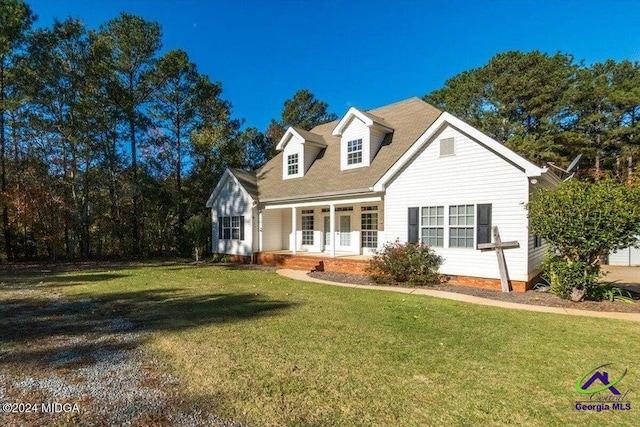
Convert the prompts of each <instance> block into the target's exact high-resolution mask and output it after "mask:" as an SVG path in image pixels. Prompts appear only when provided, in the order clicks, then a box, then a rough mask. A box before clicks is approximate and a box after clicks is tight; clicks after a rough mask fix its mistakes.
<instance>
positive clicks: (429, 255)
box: [366, 241, 442, 285]
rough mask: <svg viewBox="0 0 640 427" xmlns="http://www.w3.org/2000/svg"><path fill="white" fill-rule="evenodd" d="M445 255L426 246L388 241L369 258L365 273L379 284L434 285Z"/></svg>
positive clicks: (437, 280) (437, 279)
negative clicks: (442, 255)
mask: <svg viewBox="0 0 640 427" xmlns="http://www.w3.org/2000/svg"><path fill="white" fill-rule="evenodd" d="M441 264H442V257H441V256H439V255H436V253H435V252H434V251H433V250H432V249H431V248H430V247H429V246H427V245H421V244H411V243H400V242H399V241H395V242H394V243H386V244H385V245H384V247H383V248H382V249H381V250H379V251H376V254H375V255H374V257H373V259H372V260H371V261H369V265H368V266H367V269H366V272H367V274H369V276H370V277H371V278H372V279H373V280H374V281H375V282H376V283H409V284H411V285H435V284H437V283H438V282H439V275H438V268H440V265H441Z"/></svg>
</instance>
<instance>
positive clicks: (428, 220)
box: [421, 206, 444, 248]
mask: <svg viewBox="0 0 640 427" xmlns="http://www.w3.org/2000/svg"><path fill="white" fill-rule="evenodd" d="M421 223H422V243H423V244H425V245H429V246H434V247H438V248H441V247H443V246H444V206H428V207H424V208H422V220H421Z"/></svg>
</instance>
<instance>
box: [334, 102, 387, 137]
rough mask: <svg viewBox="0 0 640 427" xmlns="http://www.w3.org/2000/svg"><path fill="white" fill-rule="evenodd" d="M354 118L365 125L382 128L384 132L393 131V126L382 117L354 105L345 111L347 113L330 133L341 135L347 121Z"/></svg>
mask: <svg viewBox="0 0 640 427" xmlns="http://www.w3.org/2000/svg"><path fill="white" fill-rule="evenodd" d="M354 118H358V119H359V120H360V121H361V122H363V123H364V124H365V126H367V127H376V128H379V129H381V130H384V131H385V132H386V133H390V132H393V127H392V126H391V125H390V124H389V123H387V122H386V121H385V120H384V119H383V118H381V117H378V116H376V115H374V114H371V113H367V112H364V111H360V110H358V109H357V108H355V107H351V108H349V110H348V111H347V114H345V115H344V117H343V118H342V120H340V121H339V122H338V124H337V125H336V127H335V128H334V129H333V132H331V134H332V135H333V136H342V132H344V130H345V129H346V128H347V127H348V126H349V123H351V120H353V119H354Z"/></svg>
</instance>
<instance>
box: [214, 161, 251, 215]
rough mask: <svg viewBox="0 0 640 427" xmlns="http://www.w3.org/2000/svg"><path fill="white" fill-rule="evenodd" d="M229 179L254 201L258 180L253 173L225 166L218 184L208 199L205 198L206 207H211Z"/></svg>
mask: <svg viewBox="0 0 640 427" xmlns="http://www.w3.org/2000/svg"><path fill="white" fill-rule="evenodd" d="M229 180H232V181H234V182H235V183H236V184H238V185H239V186H240V188H242V189H243V191H244V192H245V193H247V195H248V196H249V197H250V198H251V199H253V200H254V201H256V200H258V182H257V180H256V175H255V173H254V172H247V171H244V170H242V169H236V168H227V169H226V170H225V171H224V173H223V174H222V177H220V180H219V181H218V185H216V188H214V189H213V191H212V192H211V195H210V196H209V199H208V200H207V204H206V206H207V207H208V208H210V207H213V204H214V202H215V201H216V199H217V198H218V197H220V194H221V193H222V190H223V189H224V187H225V185H227V183H228V182H229Z"/></svg>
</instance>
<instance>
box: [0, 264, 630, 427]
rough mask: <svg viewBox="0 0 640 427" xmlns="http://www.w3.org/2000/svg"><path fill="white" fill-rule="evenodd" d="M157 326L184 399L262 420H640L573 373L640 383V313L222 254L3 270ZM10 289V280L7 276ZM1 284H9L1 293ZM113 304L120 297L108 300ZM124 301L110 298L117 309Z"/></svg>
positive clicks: (152, 343) (154, 334) (153, 338)
mask: <svg viewBox="0 0 640 427" xmlns="http://www.w3.org/2000/svg"><path fill="white" fill-rule="evenodd" d="M2 281H4V282H5V283H8V284H11V285H16V284H20V283H22V284H24V285H25V286H30V285H29V283H40V287H42V286H51V287H52V288H51V289H55V290H57V291H59V292H62V293H64V294H65V296H66V297H67V298H70V299H75V298H98V299H101V300H102V301H103V303H104V307H105V310H106V311H105V312H106V313H109V312H113V313H118V315H123V316H126V317H128V318H130V319H133V320H134V321H135V323H136V324H137V325H138V327H140V328H142V329H146V330H148V331H149V332H150V339H149V340H148V341H146V342H145V343H144V344H142V345H145V346H148V347H149V348H150V349H152V350H153V351H154V352H156V353H157V354H158V355H159V357H161V358H162V359H163V360H165V361H166V362H167V363H168V364H169V366H171V367H172V370H173V374H174V375H176V376H177V377H178V378H180V380H181V382H180V384H181V387H182V393H183V397H184V399H185V403H184V406H185V407H186V408H188V407H204V408H207V409H209V410H212V411H214V412H217V413H219V414H221V415H223V416H227V417H232V418H234V419H236V420H238V421H243V422H247V423H248V424H249V425H260V426H262V425H289V426H307V425H308V426H313V425H318V426H326V425H333V426H371V425H379V426H387V425H402V426H425V425H438V426H441V425H469V426H476V425H518V426H522V425H532V426H533V425H536V426H538V425H557V426H567V425H593V426H600V425H605V424H606V425H637V421H638V417H639V414H638V412H639V411H640V399H639V398H638V397H637V395H636V394H635V392H631V393H630V395H629V398H630V400H631V402H632V405H633V406H632V410H631V411H626V412H606V411H605V412H600V413H591V412H578V411H576V410H575V402H576V400H580V399H581V397H580V395H579V394H578V393H576V392H575V390H574V386H575V383H576V381H578V379H579V378H580V377H581V376H582V375H583V374H585V373H586V372H587V371H589V370H591V369H592V368H594V367H596V366H598V365H600V364H603V363H607V362H612V363H616V364H617V365H618V366H623V367H628V368H629V373H628V374H627V376H626V377H625V378H624V380H623V381H622V382H621V383H620V384H619V385H620V387H619V389H620V388H621V389H623V390H627V389H634V390H640V371H639V370H638V364H637V361H638V355H639V354H640V325H639V324H638V323H635V322H625V321H615V320H607V319H594V318H586V317H574V316H562V315H551V314H544V313H533V312H526V311H516V310H506V309H498V308H492V307H483V306H476V305H471V304H465V303H458V302H454V301H448V300H441V299H436V298H430V297H425V296H417V295H405V294H395V293H389V292H379V291H370V290H363V289H352V288H341V287H334V286H326V285H321V284H315V283H306V282H297V281H294V280H290V279H286V278H283V277H280V276H278V275H276V274H275V273H271V272H263V271H252V270H236V269H230V268H226V267H219V266H207V267H191V266H180V265H175V266H152V267H137V268H128V269H127V268H125V269H118V270H113V271H105V270H102V271H85V272H81V273H50V274H44V275H22V276H16V277H13V278H11V277H3V278H2V279H0V282H2ZM0 289H1V287H0ZM0 298H1V296H0ZM107 308H108V310H107ZM109 310H111V311H109Z"/></svg>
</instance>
